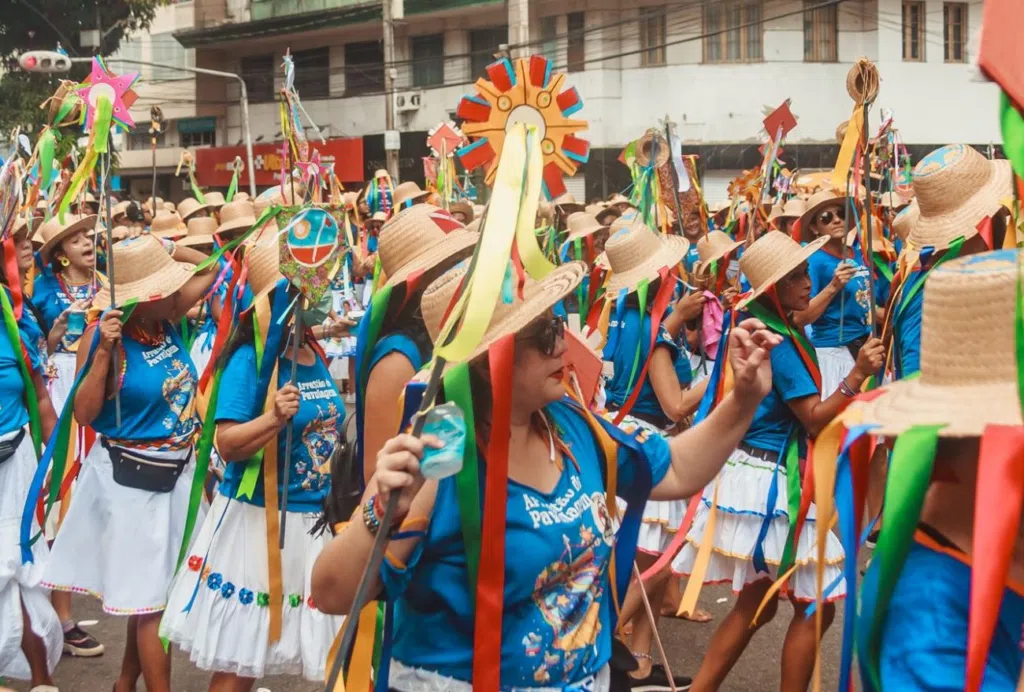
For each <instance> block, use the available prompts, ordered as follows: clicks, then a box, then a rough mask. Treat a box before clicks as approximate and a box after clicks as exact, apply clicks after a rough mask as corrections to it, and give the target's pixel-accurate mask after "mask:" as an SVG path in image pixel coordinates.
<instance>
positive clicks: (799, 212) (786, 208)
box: [779, 197, 807, 219]
mask: <svg viewBox="0 0 1024 692" xmlns="http://www.w3.org/2000/svg"><path fill="white" fill-rule="evenodd" d="M806 212H807V202H806V201H804V200H802V199H800V198H799V197H791V198H789V199H788V200H786V203H785V204H784V205H782V214H780V215H779V218H780V219H799V218H800V217H801V216H803V215H804V214H805V213H806Z"/></svg>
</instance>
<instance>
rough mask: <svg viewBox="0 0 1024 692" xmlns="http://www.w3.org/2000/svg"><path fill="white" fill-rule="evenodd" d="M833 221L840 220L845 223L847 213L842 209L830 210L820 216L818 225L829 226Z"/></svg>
mask: <svg viewBox="0 0 1024 692" xmlns="http://www.w3.org/2000/svg"><path fill="white" fill-rule="evenodd" d="M833 219H839V220H840V221H843V220H845V219H846V213H845V212H843V210H842V209H829V210H828V211H823V212H821V213H820V214H818V223H820V224H824V225H826V226H827V225H828V224H830V223H832V221H833Z"/></svg>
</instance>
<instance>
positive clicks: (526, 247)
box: [505, 130, 555, 281]
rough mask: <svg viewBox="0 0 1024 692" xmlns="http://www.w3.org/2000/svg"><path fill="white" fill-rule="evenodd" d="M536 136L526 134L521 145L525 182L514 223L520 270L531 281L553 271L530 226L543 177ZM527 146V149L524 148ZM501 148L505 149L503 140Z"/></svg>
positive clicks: (541, 157) (538, 199) (538, 135)
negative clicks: (523, 151) (524, 163)
mask: <svg viewBox="0 0 1024 692" xmlns="http://www.w3.org/2000/svg"><path fill="white" fill-rule="evenodd" d="M539 139H540V134H539V133H538V132H537V131H536V130H532V131H530V132H529V133H528V134H527V138H526V141H524V142H523V146H524V147H526V149H525V151H526V180H525V181H523V189H524V191H523V193H522V199H521V204H520V206H519V216H518V223H517V224H516V246H517V247H518V249H519V259H520V260H522V262H523V269H525V270H526V273H527V274H529V275H530V277H532V278H533V279H536V280H537V281H540V280H541V279H543V278H544V277H545V276H547V275H548V274H550V273H551V272H552V271H554V269H555V265H554V264H552V263H551V262H550V261H549V260H548V258H547V257H546V256H545V255H544V253H543V252H542V251H541V249H540V245H538V244H537V234H536V233H535V232H534V225H535V224H536V222H537V207H538V206H539V205H540V194H541V183H542V181H543V176H544V155H543V154H542V153H541V150H540V142H539V141H538V140H539ZM527 144H529V145H530V146H527ZM505 146H506V147H507V146H508V141H507V140H506V144H505Z"/></svg>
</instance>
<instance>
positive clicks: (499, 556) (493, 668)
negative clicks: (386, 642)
mask: <svg viewBox="0 0 1024 692" xmlns="http://www.w3.org/2000/svg"><path fill="white" fill-rule="evenodd" d="M514 357H515V334H509V335H508V336H505V337H503V338H502V339H501V340H499V341H497V342H496V343H494V344H492V345H491V347H490V349H489V350H488V353H487V358H488V363H489V365H490V370H491V391H492V392H493V393H494V399H493V405H492V409H491V411H492V413H491V438H490V441H489V443H488V445H487V476H486V478H487V480H486V481H485V485H484V519H483V525H482V527H481V528H482V530H483V535H484V536H486V537H487V540H484V541H481V544H480V572H479V575H478V577H477V589H476V621H475V626H474V633H473V650H474V656H473V689H474V690H476V691H477V692H498V690H499V689H500V686H501V619H502V609H503V603H504V600H505V519H506V512H507V510H508V447H509V437H510V435H511V434H512V433H511V420H510V419H511V416H512V402H511V398H510V397H509V394H508V393H509V392H511V391H512V364H513V362H514Z"/></svg>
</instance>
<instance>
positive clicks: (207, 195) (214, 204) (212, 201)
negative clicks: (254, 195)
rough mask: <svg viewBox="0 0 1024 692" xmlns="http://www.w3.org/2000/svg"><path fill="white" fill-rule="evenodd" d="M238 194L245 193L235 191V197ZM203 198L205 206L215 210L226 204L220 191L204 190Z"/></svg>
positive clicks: (179, 209) (179, 211) (179, 210)
mask: <svg viewBox="0 0 1024 692" xmlns="http://www.w3.org/2000/svg"><path fill="white" fill-rule="evenodd" d="M240 194H245V193H242V192H236V193H235V198H236V199H237V198H238V195H240ZM248 197H249V196H248V195H246V198H248ZM203 198H204V199H205V200H206V206H208V207H210V208H211V209H215V210H216V209H220V208H221V207H223V206H224V205H225V204H226V202H225V200H224V194H223V193H221V192H204V193H203ZM232 201H233V200H232ZM178 213H181V208H180V206H179V208H178ZM182 216H184V214H182Z"/></svg>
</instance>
